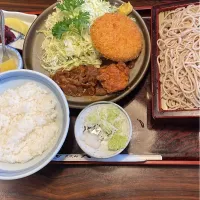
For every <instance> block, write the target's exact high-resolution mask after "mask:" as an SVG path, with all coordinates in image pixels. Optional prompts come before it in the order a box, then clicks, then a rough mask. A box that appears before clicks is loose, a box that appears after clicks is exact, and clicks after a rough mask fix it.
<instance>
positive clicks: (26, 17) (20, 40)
mask: <svg viewBox="0 0 200 200" xmlns="http://www.w3.org/2000/svg"><path fill="white" fill-rule="evenodd" d="M3 13H4V17H5V18H8V17H11V18H17V19H20V20H21V21H23V22H24V23H25V24H27V25H28V26H29V28H30V26H31V24H32V23H33V22H34V20H35V19H36V18H37V15H31V14H25V13H20V12H11V11H5V10H3ZM11 31H12V32H13V33H14V35H15V36H16V39H15V41H13V42H12V43H10V44H8V45H9V46H11V47H14V48H16V49H21V50H22V49H23V44H24V38H25V36H24V35H22V34H21V33H18V32H16V31H13V30H11Z"/></svg>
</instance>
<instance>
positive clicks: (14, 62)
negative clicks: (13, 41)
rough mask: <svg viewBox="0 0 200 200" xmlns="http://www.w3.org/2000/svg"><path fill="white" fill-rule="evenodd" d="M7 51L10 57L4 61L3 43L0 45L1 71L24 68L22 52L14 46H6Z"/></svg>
mask: <svg viewBox="0 0 200 200" xmlns="http://www.w3.org/2000/svg"><path fill="white" fill-rule="evenodd" d="M6 52H7V54H8V56H9V59H8V60H7V61H5V62H2V57H3V50H2V45H0V73H1V72H5V71H9V70H15V69H22V68H23V61H22V57H21V55H20V53H19V52H18V51H17V50H16V49H14V48H13V47H9V46H6Z"/></svg>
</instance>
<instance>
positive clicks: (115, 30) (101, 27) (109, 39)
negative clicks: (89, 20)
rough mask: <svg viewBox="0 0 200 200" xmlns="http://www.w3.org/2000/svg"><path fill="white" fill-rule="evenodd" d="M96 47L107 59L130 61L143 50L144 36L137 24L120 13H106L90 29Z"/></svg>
mask: <svg viewBox="0 0 200 200" xmlns="http://www.w3.org/2000/svg"><path fill="white" fill-rule="evenodd" d="M90 34H91V39H92V42H93V45H94V47H95V48H96V49H97V50H98V51H99V52H100V53H101V54H102V55H103V56H104V57H105V58H107V59H110V60H113V61H122V62H126V61H130V60H133V59H135V58H137V57H138V56H139V54H140V52H141V50H142V45H143V42H142V34H141V31H140V29H139V27H138V26H137V24H136V23H135V22H134V21H133V20H131V19H130V18H129V17H127V16H125V15H123V14H120V13H106V14H104V15H103V16H101V17H99V18H97V19H96V20H95V21H94V23H93V24H92V26H91V29H90Z"/></svg>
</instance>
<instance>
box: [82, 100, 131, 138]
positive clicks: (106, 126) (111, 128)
mask: <svg viewBox="0 0 200 200" xmlns="http://www.w3.org/2000/svg"><path fill="white" fill-rule="evenodd" d="M95 125H98V126H100V127H101V129H102V131H103V132H102V134H103V135H101V136H100V137H101V138H103V140H109V139H111V138H112V137H113V136H114V135H115V134H118V135H121V136H125V137H126V138H127V134H128V122H127V119H126V117H125V115H124V114H123V113H122V112H121V111H120V109H119V108H117V107H116V106H114V105H106V104H105V105H99V106H98V107H97V108H95V110H93V111H92V112H90V113H89V114H88V115H87V117H86V119H85V124H84V126H86V127H93V126H95Z"/></svg>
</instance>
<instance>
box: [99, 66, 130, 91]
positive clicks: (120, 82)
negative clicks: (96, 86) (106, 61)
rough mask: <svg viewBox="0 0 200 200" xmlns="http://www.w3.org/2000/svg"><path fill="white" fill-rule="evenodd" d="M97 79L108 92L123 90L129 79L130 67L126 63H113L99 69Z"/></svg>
mask: <svg viewBox="0 0 200 200" xmlns="http://www.w3.org/2000/svg"><path fill="white" fill-rule="evenodd" d="M97 80H99V81H100V83H101V85H102V86H103V88H104V89H105V90H106V92H107V93H113V92H117V91H120V90H123V89H125V88H126V87H127V85H128V81H129V68H128V67H126V64H125V63H118V64H111V65H108V66H103V67H101V68H100V69H99V72H98V76H97Z"/></svg>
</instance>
